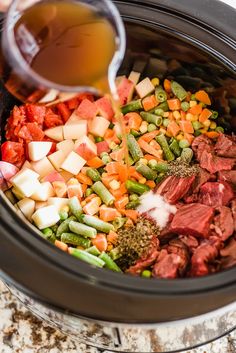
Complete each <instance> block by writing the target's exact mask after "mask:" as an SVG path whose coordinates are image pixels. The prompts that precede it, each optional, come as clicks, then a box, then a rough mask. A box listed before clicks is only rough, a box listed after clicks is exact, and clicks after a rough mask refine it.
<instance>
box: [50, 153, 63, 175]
mask: <svg viewBox="0 0 236 353" xmlns="http://www.w3.org/2000/svg"><path fill="white" fill-rule="evenodd" d="M48 159H49V161H50V162H51V163H52V165H53V167H54V168H55V169H56V170H57V171H59V170H61V166H62V164H63V162H64V160H65V155H64V153H63V152H62V151H57V152H54V153H52V154H50V156H48Z"/></svg>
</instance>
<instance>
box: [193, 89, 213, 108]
mask: <svg viewBox="0 0 236 353" xmlns="http://www.w3.org/2000/svg"><path fill="white" fill-rule="evenodd" d="M195 97H196V99H197V100H198V101H199V102H202V103H204V104H206V105H211V99H210V97H209V95H208V93H206V91H198V92H197V93H195Z"/></svg>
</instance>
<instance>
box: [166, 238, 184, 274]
mask: <svg viewBox="0 0 236 353" xmlns="http://www.w3.org/2000/svg"><path fill="white" fill-rule="evenodd" d="M167 251H168V253H169V254H176V255H179V257H180V258H181V263H180V264H179V269H178V271H179V274H180V276H181V277H182V276H183V275H184V273H185V271H186V269H187V266H188V263H189V251H188V248H187V246H186V245H185V244H184V243H183V242H182V241H181V240H180V239H173V240H171V241H170V242H169V245H168V246H167Z"/></svg>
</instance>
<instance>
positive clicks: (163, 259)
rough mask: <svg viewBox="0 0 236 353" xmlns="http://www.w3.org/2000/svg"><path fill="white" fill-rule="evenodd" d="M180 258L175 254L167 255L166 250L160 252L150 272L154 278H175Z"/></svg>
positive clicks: (180, 261)
mask: <svg viewBox="0 0 236 353" xmlns="http://www.w3.org/2000/svg"><path fill="white" fill-rule="evenodd" d="M181 263H182V260H181V257H180V256H179V255H177V254H168V252H167V250H161V252H160V255H159V256H158V259H157V262H156V263H155V265H154V267H153V271H152V275H153V277H156V278H177V277H178V271H179V267H180V266H181Z"/></svg>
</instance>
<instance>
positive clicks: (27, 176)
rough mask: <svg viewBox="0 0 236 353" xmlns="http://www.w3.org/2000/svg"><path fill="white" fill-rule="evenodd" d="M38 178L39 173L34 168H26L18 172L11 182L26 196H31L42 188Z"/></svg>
mask: <svg viewBox="0 0 236 353" xmlns="http://www.w3.org/2000/svg"><path fill="white" fill-rule="evenodd" d="M38 178H39V174H37V173H35V172H34V171H33V170H30V169H24V170H22V171H20V172H19V173H17V174H16V175H15V176H14V177H13V178H12V179H11V182H12V184H13V186H15V187H16V188H17V189H18V191H19V192H20V193H21V194H22V195H24V197H30V196H31V195H33V194H34V193H35V192H36V191H37V190H38V189H39V188H40V182H39V181H38Z"/></svg>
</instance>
